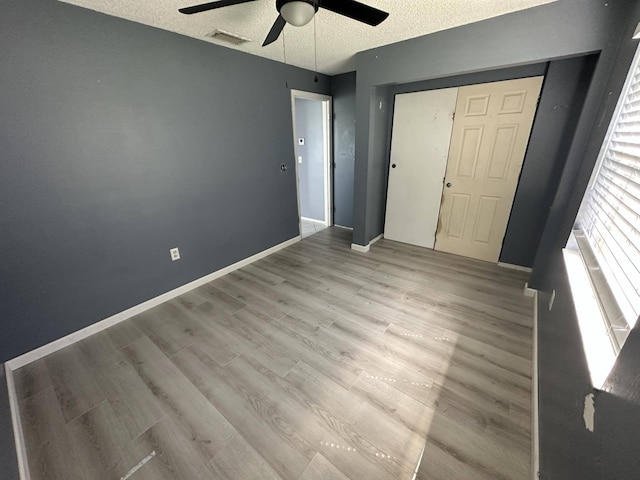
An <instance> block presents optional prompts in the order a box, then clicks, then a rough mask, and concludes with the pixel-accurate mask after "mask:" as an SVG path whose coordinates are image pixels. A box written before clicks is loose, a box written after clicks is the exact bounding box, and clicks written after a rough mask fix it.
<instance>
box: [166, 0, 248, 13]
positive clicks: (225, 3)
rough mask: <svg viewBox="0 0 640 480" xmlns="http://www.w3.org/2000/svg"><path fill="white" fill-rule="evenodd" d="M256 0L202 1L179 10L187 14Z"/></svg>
mask: <svg viewBox="0 0 640 480" xmlns="http://www.w3.org/2000/svg"><path fill="white" fill-rule="evenodd" d="M247 2H255V0H218V1H217V2H209V3H202V4H200V5H194V6H193V7H185V8H181V9H179V10H178V11H179V12H180V13H184V14H186V15H191V14H193V13H200V12H206V11H207V10H213V9H214V8H222V7H229V6H231V5H238V4H239V3H247Z"/></svg>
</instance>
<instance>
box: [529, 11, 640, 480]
mask: <svg viewBox="0 0 640 480" xmlns="http://www.w3.org/2000/svg"><path fill="white" fill-rule="evenodd" d="M624 13H625V18H624V21H623V20H621V21H620V22H619V24H618V25H619V32H620V35H621V36H620V38H621V41H620V43H619V50H617V51H616V56H614V57H613V60H612V61H608V62H607V64H608V72H607V74H606V75H605V76H604V77H602V78H594V80H593V81H592V84H591V88H590V94H591V93H593V95H594V96H596V95H597V98H598V101H597V102H595V103H594V104H593V105H592V104H587V105H585V110H587V111H586V112H583V113H582V115H581V120H580V122H579V125H578V129H577V130H576V134H575V136H574V140H573V144H574V145H580V146H581V149H580V150H577V151H574V147H572V149H571V150H570V151H569V153H568V155H567V159H566V162H565V165H564V168H563V170H562V171H561V172H559V173H560V175H559V185H558V188H557V193H556V196H555V198H554V201H553V203H552V205H551V209H550V214H549V218H548V220H547V222H546V225H545V228H544V231H543V234H542V240H541V244H540V248H539V250H538V254H537V256H536V259H535V263H534V269H533V274H532V278H531V280H532V281H534V282H536V286H537V287H538V288H540V289H542V290H541V294H540V298H539V312H540V313H539V326H538V334H539V357H540V359H539V373H540V380H539V382H540V383H539V385H540V441H541V452H540V462H541V478H542V479H555V478H580V479H585V480H592V479H616V480H627V479H629V480H631V479H637V478H638V472H640V458H639V457H638V455H637V451H636V450H637V448H636V446H637V445H638V444H639V443H640V388H639V386H640V331H639V328H638V326H636V328H635V329H634V330H633V331H632V332H631V334H630V335H629V337H628V339H627V341H626V343H625V345H624V347H623V348H622V351H621V353H620V355H619V357H618V359H617V362H616V365H615V367H614V371H613V372H612V374H611V375H610V376H609V379H608V381H607V386H606V389H607V390H608V391H606V392H604V391H602V392H595V417H594V420H595V429H594V432H593V433H591V432H589V431H587V430H586V429H585V427H584V422H583V419H582V408H583V407H582V405H583V400H584V397H585V395H587V394H589V393H594V392H593V390H592V386H591V382H590V378H589V373H588V370H587V365H586V360H585V357H584V351H583V347H582V342H581V339H580V333H579V328H578V324H577V320H576V316H575V308H574V305H573V301H572V297H571V293H570V287H569V284H568V280H567V276H566V271H565V268H564V263H563V260H562V255H561V249H562V247H563V246H564V245H565V243H566V240H567V237H568V234H569V232H570V230H571V227H572V225H573V222H574V220H575V216H576V214H577V211H578V207H579V204H580V201H581V199H582V196H583V195H584V192H585V189H586V185H587V183H588V180H589V178H590V176H591V172H592V170H593V167H594V165H595V161H596V159H597V155H598V151H599V149H600V146H601V144H602V139H603V137H604V135H605V133H606V130H607V127H608V124H609V121H610V119H611V116H612V113H613V110H614V108H615V104H616V102H617V99H618V96H619V94H620V91H621V88H622V85H623V83H624V80H625V78H626V74H627V72H628V68H629V65H630V63H631V60H632V58H633V55H634V53H635V50H636V47H637V44H638V42H637V41H633V40H631V36H632V32H633V30H634V28H635V26H636V24H637V22H638V20H640V2H634V5H629V6H628V9H627V10H626V11H625V12H624ZM602 62H603V59H602V57H601V58H600V60H599V66H600V65H601V64H602ZM585 114H588V115H589V118H590V119H591V121H590V122H589V123H588V124H585V125H584V126H582V125H580V123H582V119H583V118H584V117H585ZM552 290H555V291H556V300H555V302H554V304H553V308H552V310H551V311H549V309H548V300H549V297H550V292H551V291H552Z"/></svg>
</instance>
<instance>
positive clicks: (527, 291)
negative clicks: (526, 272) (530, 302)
mask: <svg viewBox="0 0 640 480" xmlns="http://www.w3.org/2000/svg"><path fill="white" fill-rule="evenodd" d="M537 293H538V290H536V289H535V288H529V282H526V283H525V284H524V296H525V297H535V296H536V295H537Z"/></svg>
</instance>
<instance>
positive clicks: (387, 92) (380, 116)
mask: <svg viewBox="0 0 640 480" xmlns="http://www.w3.org/2000/svg"><path fill="white" fill-rule="evenodd" d="M372 101H373V106H372V108H373V111H374V114H373V118H374V122H373V131H372V147H373V148H372V151H373V152H374V155H373V156H372V157H371V163H370V164H369V170H368V172H367V174H368V180H367V181H368V185H369V188H371V201H370V202H369V203H368V204H367V227H366V232H367V237H366V238H367V243H368V242H369V241H370V240H372V239H374V238H375V237H377V236H378V235H379V234H381V233H382V231H383V229H384V216H385V212H386V201H387V184H388V183H389V154H390V150H391V125H392V118H393V115H392V113H391V112H392V109H393V96H392V95H391V88H390V87H388V86H386V87H376V88H375V95H373V96H372Z"/></svg>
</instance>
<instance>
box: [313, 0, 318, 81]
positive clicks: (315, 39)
mask: <svg viewBox="0 0 640 480" xmlns="http://www.w3.org/2000/svg"><path fill="white" fill-rule="evenodd" d="M314 3H315V0H314ZM313 56H314V66H315V71H316V74H315V76H314V77H313V81H314V82H315V83H318V33H317V32H316V16H315V15H314V16H313Z"/></svg>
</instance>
